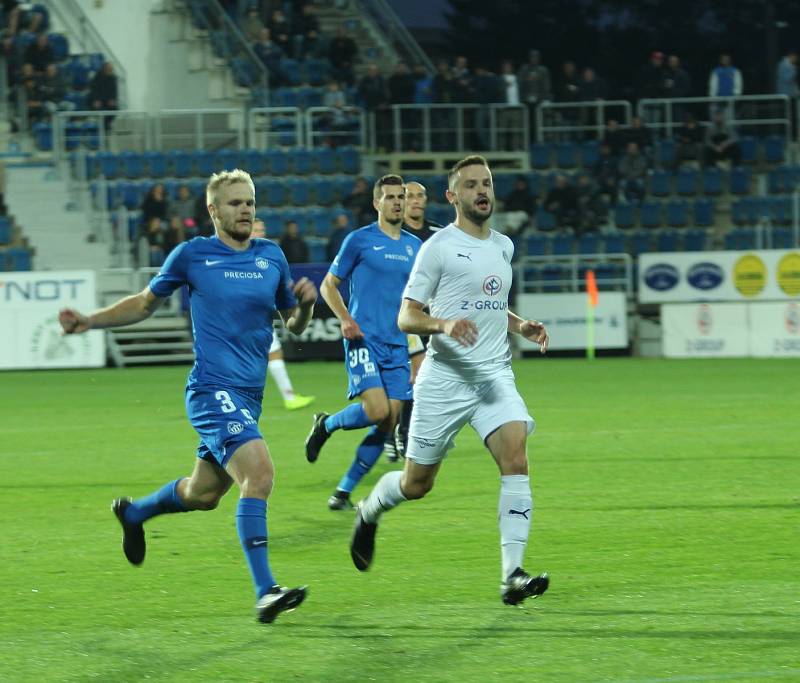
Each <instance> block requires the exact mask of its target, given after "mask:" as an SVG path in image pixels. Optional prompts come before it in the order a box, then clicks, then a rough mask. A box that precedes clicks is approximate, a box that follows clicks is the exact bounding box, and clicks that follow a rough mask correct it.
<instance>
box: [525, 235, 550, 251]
mask: <svg viewBox="0 0 800 683" xmlns="http://www.w3.org/2000/svg"><path fill="white" fill-rule="evenodd" d="M547 243H548V239H547V238H546V237H545V236H544V235H529V236H528V237H527V238H526V239H525V253H526V254H527V255H528V256H544V255H545V253H546V250H547Z"/></svg>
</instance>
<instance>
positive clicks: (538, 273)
mask: <svg viewBox="0 0 800 683" xmlns="http://www.w3.org/2000/svg"><path fill="white" fill-rule="evenodd" d="M541 281H542V269H541V268H539V267H538V266H525V267H524V268H523V269H522V282H520V283H519V286H520V291H522V292H533V291H535V290H536V289H537V288H538V287H539V286H540V285H541Z"/></svg>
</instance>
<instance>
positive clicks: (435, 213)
mask: <svg viewBox="0 0 800 683" xmlns="http://www.w3.org/2000/svg"><path fill="white" fill-rule="evenodd" d="M426 213H427V214H428V218H430V219H431V220H432V221H436V222H437V223H439V224H441V225H449V224H450V223H452V222H453V221H454V220H455V218H456V215H455V212H454V210H453V207H452V206H450V204H428V208H427V209H426Z"/></svg>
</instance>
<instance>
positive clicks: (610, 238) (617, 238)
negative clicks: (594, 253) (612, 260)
mask: <svg viewBox="0 0 800 683" xmlns="http://www.w3.org/2000/svg"><path fill="white" fill-rule="evenodd" d="M603 251H605V253H606V254H624V253H625V251H626V250H625V237H624V236H623V235H622V234H620V233H611V234H608V235H606V236H605V239H604V245H603Z"/></svg>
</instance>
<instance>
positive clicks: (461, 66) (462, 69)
mask: <svg viewBox="0 0 800 683" xmlns="http://www.w3.org/2000/svg"><path fill="white" fill-rule="evenodd" d="M451 73H452V74H453V82H452V84H451V85H452V95H453V102H454V103H456V104H467V103H470V102H474V101H475V85H474V83H473V80H472V73H471V72H470V70H469V65H468V63H467V58H466V57H464V56H463V55H459V56H458V57H456V60H455V63H454V64H453V68H452V69H451Z"/></svg>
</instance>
